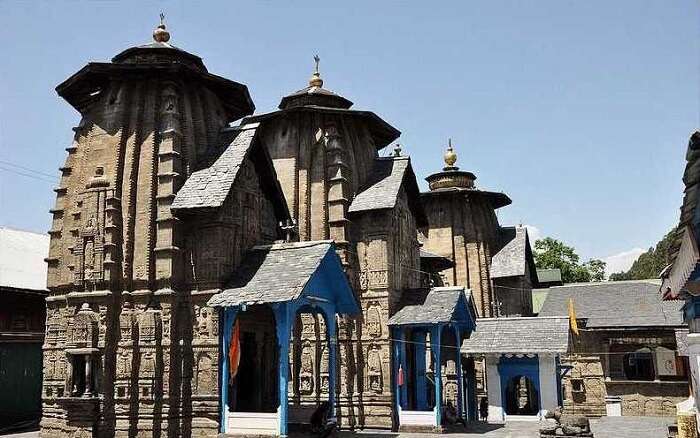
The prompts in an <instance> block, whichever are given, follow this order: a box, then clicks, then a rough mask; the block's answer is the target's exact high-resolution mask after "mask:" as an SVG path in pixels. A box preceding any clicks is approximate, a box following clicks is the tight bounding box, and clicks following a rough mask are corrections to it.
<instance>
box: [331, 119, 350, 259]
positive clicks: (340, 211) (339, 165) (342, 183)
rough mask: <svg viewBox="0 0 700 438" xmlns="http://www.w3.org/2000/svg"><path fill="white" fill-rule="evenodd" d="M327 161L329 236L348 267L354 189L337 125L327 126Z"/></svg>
mask: <svg viewBox="0 0 700 438" xmlns="http://www.w3.org/2000/svg"><path fill="white" fill-rule="evenodd" d="M325 142H326V163H327V166H328V169H327V177H328V227H329V236H328V237H329V238H330V239H333V240H335V244H336V246H337V248H338V255H339V256H340V260H341V262H342V263H343V267H344V268H347V267H348V266H349V264H350V262H349V260H348V255H347V252H346V250H347V248H348V234H347V233H348V230H347V226H348V223H349V221H348V219H347V211H348V206H349V205H350V198H351V196H352V191H351V190H352V189H351V187H350V182H349V177H350V167H349V166H348V165H347V164H346V163H345V160H344V159H343V146H342V144H341V137H340V134H339V133H338V129H337V127H336V126H335V125H329V126H326V130H325Z"/></svg>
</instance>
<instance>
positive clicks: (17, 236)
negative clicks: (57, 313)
mask: <svg viewBox="0 0 700 438" xmlns="http://www.w3.org/2000/svg"><path fill="white" fill-rule="evenodd" d="M49 240H50V239H49V236H47V235H46V234H38V233H32V232H29V231H20V230H13V229H11V228H6V227H0V288H12V289H24V290H30V291H41V292H45V291H46V271H47V269H46V263H45V262H44V258H46V257H48V255H49Z"/></svg>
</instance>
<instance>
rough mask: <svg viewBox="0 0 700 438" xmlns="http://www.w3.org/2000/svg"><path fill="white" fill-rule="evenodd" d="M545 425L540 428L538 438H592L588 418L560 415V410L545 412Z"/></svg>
mask: <svg viewBox="0 0 700 438" xmlns="http://www.w3.org/2000/svg"><path fill="white" fill-rule="evenodd" d="M545 419H546V423H545V425H543V426H542V427H541V428H540V438H560V437H562V436H573V437H583V438H593V432H591V425H590V423H589V421H588V418H586V417H583V416H577V415H568V414H562V412H561V408H556V409H555V410H553V411H550V412H547V415H546V416H545Z"/></svg>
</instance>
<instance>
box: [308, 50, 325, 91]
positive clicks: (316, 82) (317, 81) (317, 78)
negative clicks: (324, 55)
mask: <svg viewBox="0 0 700 438" xmlns="http://www.w3.org/2000/svg"><path fill="white" fill-rule="evenodd" d="M314 62H315V63H316V69H315V70H314V73H313V74H312V75H311V79H309V86H310V87H317V88H321V87H323V79H321V73H320V72H319V70H318V64H319V63H320V62H321V58H319V57H318V55H314Z"/></svg>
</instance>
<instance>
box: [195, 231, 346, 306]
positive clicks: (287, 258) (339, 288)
mask: <svg viewBox="0 0 700 438" xmlns="http://www.w3.org/2000/svg"><path fill="white" fill-rule="evenodd" d="M283 302H297V303H299V304H312V303H316V304H324V303H332V304H333V305H334V307H335V310H336V312H337V313H342V314H350V315H355V314H358V313H360V306H359V304H358V302H357V299H356V298H355V295H354V294H353V292H352V288H351V287H350V283H349V282H348V279H347V276H346V275H345V272H344V271H343V266H342V264H341V262H340V258H339V257H338V255H337V254H336V252H335V245H334V243H333V242H332V241H327V240H326V241H312V242H296V243H279V244H274V245H265V246H256V247H254V248H253V249H252V250H251V251H249V252H248V253H246V255H245V257H244V260H243V262H242V263H241V266H240V267H239V268H238V269H237V270H236V272H235V274H234V278H233V280H232V281H231V283H230V286H229V287H227V288H226V289H224V290H223V291H221V292H220V293H218V294H216V295H214V296H213V297H211V299H210V300H209V303H208V305H209V306H212V307H238V306H241V305H252V304H272V303H283Z"/></svg>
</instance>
